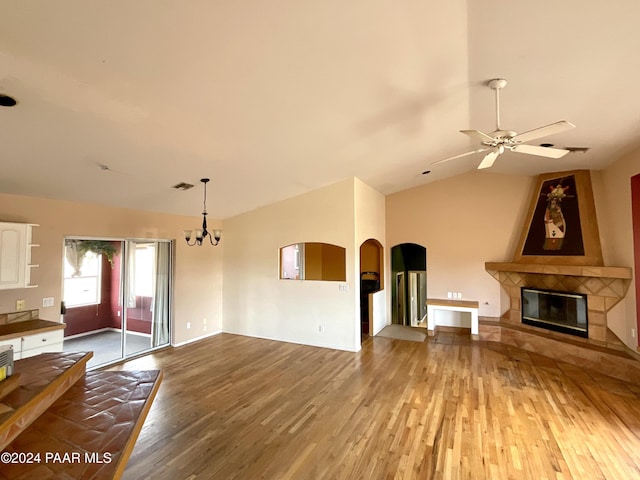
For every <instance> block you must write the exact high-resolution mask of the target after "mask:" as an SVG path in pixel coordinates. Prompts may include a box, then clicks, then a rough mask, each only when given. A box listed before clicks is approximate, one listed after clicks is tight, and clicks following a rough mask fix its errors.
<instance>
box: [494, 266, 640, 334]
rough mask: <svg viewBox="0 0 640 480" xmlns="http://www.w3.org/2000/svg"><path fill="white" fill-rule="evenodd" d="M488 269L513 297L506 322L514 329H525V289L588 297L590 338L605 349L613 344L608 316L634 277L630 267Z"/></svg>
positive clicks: (514, 267)
mask: <svg viewBox="0 0 640 480" xmlns="http://www.w3.org/2000/svg"><path fill="white" fill-rule="evenodd" d="M485 269H486V270H487V272H489V273H490V274H491V275H492V276H493V277H494V278H495V279H496V280H497V281H498V282H499V283H500V285H501V286H502V288H504V290H505V292H506V293H507V295H508V296H509V300H510V306H509V310H508V311H507V312H506V313H505V314H504V315H503V316H502V321H503V322H506V323H509V324H512V325H521V316H522V312H521V305H520V301H521V297H520V289H521V287H529V288H538V289H545V290H555V291H559V292H577V293H583V294H586V295H587V307H588V315H589V332H588V338H589V340H590V341H592V342H594V343H596V344H598V345H602V346H607V345H608V344H610V343H611V336H610V335H608V333H607V312H609V310H611V308H613V306H615V305H616V304H617V303H618V302H619V301H620V300H622V298H624V296H625V295H626V293H627V290H628V289H629V286H630V284H631V276H632V275H631V269H630V268H626V267H602V266H587V265H584V266H583V265H536V264H524V263H501V262H487V263H485ZM614 343H616V344H617V343H618V342H614Z"/></svg>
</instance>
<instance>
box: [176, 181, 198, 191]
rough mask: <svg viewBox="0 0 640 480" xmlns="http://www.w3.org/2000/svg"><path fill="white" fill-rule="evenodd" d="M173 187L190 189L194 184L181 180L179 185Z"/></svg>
mask: <svg viewBox="0 0 640 480" xmlns="http://www.w3.org/2000/svg"><path fill="white" fill-rule="evenodd" d="M172 188H175V189H176V190H183V191H184V190H189V189H191V188H193V185H191V184H190V183H186V182H180V183H178V184H177V185H174V186H173V187H172Z"/></svg>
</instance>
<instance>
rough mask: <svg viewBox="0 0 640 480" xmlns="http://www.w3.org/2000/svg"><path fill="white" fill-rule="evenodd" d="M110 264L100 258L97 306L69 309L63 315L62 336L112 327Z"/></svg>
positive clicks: (105, 259)
mask: <svg viewBox="0 0 640 480" xmlns="http://www.w3.org/2000/svg"><path fill="white" fill-rule="evenodd" d="M112 273H113V272H112V270H111V264H110V263H109V261H108V260H107V258H106V257H105V256H104V255H103V256H102V284H101V285H102V291H101V293H100V295H101V303H100V304H99V305H87V306H84V307H69V308H67V313H65V314H64V323H65V324H66V325H67V326H66V328H65V329H64V336H65V337H68V336H70V335H77V334H79V333H86V332H91V331H93V330H99V329H101V328H108V327H112V326H113V315H114V314H113V311H112V309H111V283H112V282H111V279H112Z"/></svg>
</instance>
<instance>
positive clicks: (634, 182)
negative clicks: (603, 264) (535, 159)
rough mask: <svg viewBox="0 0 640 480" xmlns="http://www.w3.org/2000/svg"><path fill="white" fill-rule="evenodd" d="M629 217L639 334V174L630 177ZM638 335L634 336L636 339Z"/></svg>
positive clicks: (638, 329) (639, 331) (637, 329)
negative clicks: (631, 228)
mask: <svg viewBox="0 0 640 480" xmlns="http://www.w3.org/2000/svg"><path fill="white" fill-rule="evenodd" d="M631 217H632V221H633V256H634V261H633V270H634V272H635V275H634V276H635V288H636V327H637V328H636V332H638V333H640V280H639V279H638V274H639V272H640V174H639V175H634V176H633V177H631ZM637 338H638V334H636V339H637Z"/></svg>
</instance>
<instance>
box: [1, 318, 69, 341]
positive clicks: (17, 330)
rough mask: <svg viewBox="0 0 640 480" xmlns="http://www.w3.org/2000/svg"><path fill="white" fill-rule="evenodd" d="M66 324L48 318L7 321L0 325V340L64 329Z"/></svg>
mask: <svg viewBox="0 0 640 480" xmlns="http://www.w3.org/2000/svg"><path fill="white" fill-rule="evenodd" d="M65 327H66V325H65V324H64V323H59V322H51V321H49V320H25V321H23V322H14V323H7V324H6V325H0V340H9V339H11V338H16V337H21V336H23V335H33V334H34V333H44V332H48V331H51V330H58V329H64V328H65Z"/></svg>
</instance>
